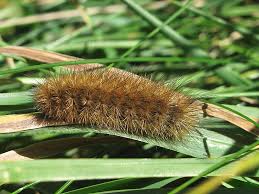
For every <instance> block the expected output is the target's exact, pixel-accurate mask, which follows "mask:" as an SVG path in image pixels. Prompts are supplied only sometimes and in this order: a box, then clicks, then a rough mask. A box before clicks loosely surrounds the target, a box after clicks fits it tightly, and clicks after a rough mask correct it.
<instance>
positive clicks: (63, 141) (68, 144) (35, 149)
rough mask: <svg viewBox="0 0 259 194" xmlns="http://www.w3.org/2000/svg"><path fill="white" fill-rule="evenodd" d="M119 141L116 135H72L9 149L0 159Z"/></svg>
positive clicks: (29, 157) (40, 155)
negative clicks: (86, 136)
mask: <svg viewBox="0 0 259 194" xmlns="http://www.w3.org/2000/svg"><path fill="white" fill-rule="evenodd" d="M119 141H125V140H124V139H122V138H118V137H112V136H109V137H108V136H107V137H91V138H84V137H72V138H60V139H54V140H47V141H43V142H39V143H35V144H32V145H29V146H26V147H24V148H20V149H16V150H10V151H8V152H5V153H2V154H0V161H7V160H8V161H10V160H12V161H15V160H33V159H41V158H47V157H50V156H53V155H56V154H58V153H62V152H64V151H67V150H70V149H73V148H77V147H81V146H87V145H91V144H96V143H97V142H98V144H106V143H109V144H110V143H114V142H116V143H118V142H119Z"/></svg>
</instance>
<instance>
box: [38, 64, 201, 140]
mask: <svg viewBox="0 0 259 194" xmlns="http://www.w3.org/2000/svg"><path fill="white" fill-rule="evenodd" d="M35 102H36V106H37V109H38V110H39V111H40V112H42V113H43V114H44V115H45V116H46V117H47V118H51V119H54V120H56V121H64V122H66V123H68V124H83V125H91V126H96V127H100V128H103V127H104V128H109V129H112V130H117V131H120V132H124V133H129V134H134V135H138V136H144V137H151V138H155V139H170V140H177V139H181V138H182V136H183V135H184V134H186V133H188V132H189V131H190V130H192V129H193V128H194V127H196V126H197V124H198V121H199V115H200V108H199V105H200V103H199V102H198V101H196V100H194V99H192V98H191V97H188V96H186V95H183V94H182V93H180V92H178V91H177V90H176V89H169V88H167V87H166V86H164V85H163V84H161V83H156V82H153V81H151V80H149V79H146V78H143V77H139V76H136V75H133V74H130V73H127V72H124V73H122V72H121V71H119V73H118V71H114V70H113V69H107V68H106V69H97V70H90V71H89V70H88V71H81V72H70V73H68V74H61V75H58V76H57V77H50V78H48V79H47V80H46V81H45V82H43V83H42V84H40V85H39V86H38V87H37V89H36V91H35Z"/></svg>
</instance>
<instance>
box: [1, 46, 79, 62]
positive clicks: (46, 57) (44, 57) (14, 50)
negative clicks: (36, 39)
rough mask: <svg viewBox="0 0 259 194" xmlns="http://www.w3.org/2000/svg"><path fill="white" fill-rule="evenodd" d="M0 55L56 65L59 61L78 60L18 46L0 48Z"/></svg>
mask: <svg viewBox="0 0 259 194" xmlns="http://www.w3.org/2000/svg"><path fill="white" fill-rule="evenodd" d="M0 53H6V54H13V55H18V56H21V57H25V58H28V59H31V60H35V61H40V62H44V63H56V62H61V61H75V60H78V59H79V58H77V57H72V56H69V55H63V54H59V53H52V52H48V51H42V50H37V49H31V48H26V47H19V46H7V47H1V48H0Z"/></svg>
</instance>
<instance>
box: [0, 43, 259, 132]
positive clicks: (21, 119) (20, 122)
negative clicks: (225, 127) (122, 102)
mask: <svg viewBox="0 0 259 194" xmlns="http://www.w3.org/2000/svg"><path fill="white" fill-rule="evenodd" d="M0 53H6V54H14V55H18V56H22V57H25V58H28V59H32V60H36V61H40V62H45V63H54V62H62V61H74V60H79V59H80V58H76V57H73V56H69V55H63V54H59V53H54V52H48V51H42V50H37V49H32V48H25V47H17V46H8V47H2V48H0ZM102 66H103V65H102V64H82V65H71V66H68V67H67V68H72V69H76V70H82V69H92V68H96V67H102ZM112 70H113V71H114V73H119V74H122V76H125V73H126V74H130V75H131V76H138V75H135V74H132V73H129V72H125V71H123V70H120V69H116V68H112ZM201 110H203V111H204V114H205V115H206V116H212V117H217V118H221V119H223V120H226V121H228V122H230V123H232V124H234V125H236V126H238V127H240V128H242V129H244V130H246V131H248V132H250V133H253V134H255V135H257V136H258V135H259V132H258V128H256V127H255V126H254V124H253V123H251V122H249V121H247V120H246V119H244V118H242V117H240V116H238V115H236V114H234V113H232V112H230V111H228V110H225V109H223V108H220V107H218V106H215V105H212V104H207V105H206V106H203V107H202V106H201ZM7 118H8V119H7ZM37 119H39V118H37ZM258 120H259V119H255V122H257V121H258ZM35 121H37V122H35ZM15 122H17V124H15ZM55 124H56V125H61V123H53V122H48V123H46V122H44V121H43V120H42V121H39V120H35V116H34V115H32V114H26V115H10V116H7V117H0V133H10V132H17V131H22V130H27V129H33V128H40V127H43V126H53V125H55ZM63 124H64V123H63Z"/></svg>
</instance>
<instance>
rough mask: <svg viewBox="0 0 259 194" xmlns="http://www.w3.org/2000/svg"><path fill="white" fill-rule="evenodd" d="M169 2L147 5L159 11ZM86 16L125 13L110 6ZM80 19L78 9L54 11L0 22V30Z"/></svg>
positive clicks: (87, 11)
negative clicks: (53, 21)
mask: <svg viewBox="0 0 259 194" xmlns="http://www.w3.org/2000/svg"><path fill="white" fill-rule="evenodd" d="M168 4H169V2H166V1H165V2H155V3H152V4H150V5H149V8H150V9H159V8H161V7H164V6H167V5H168ZM84 11H85V12H86V14H87V15H89V16H92V15H96V14H99V13H102V14H114V13H123V12H125V11H126V7H125V6H124V5H110V6H106V7H105V8H100V7H90V8H87V9H85V10H84ZM75 17H82V13H81V12H80V11H78V9H71V10H65V11H55V12H49V13H43V14H37V15H30V16H25V17H21V18H12V19H7V20H3V21H0V28H7V27H13V26H23V25H28V24H34V23H39V22H48V21H52V20H61V19H68V18H75Z"/></svg>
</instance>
